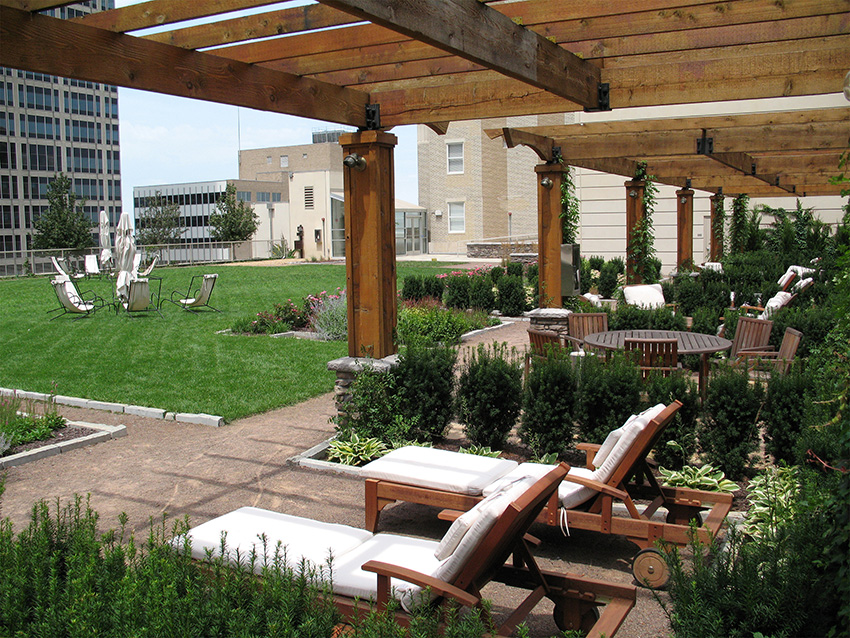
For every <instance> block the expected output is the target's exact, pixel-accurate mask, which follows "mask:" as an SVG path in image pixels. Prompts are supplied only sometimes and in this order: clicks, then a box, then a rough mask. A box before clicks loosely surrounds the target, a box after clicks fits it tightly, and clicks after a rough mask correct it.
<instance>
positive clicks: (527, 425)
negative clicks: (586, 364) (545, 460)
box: [519, 348, 578, 456]
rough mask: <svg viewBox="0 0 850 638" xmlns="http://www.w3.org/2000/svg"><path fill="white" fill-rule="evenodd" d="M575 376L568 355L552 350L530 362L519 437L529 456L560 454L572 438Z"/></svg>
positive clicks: (575, 391)
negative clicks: (529, 453) (529, 451)
mask: <svg viewBox="0 0 850 638" xmlns="http://www.w3.org/2000/svg"><path fill="white" fill-rule="evenodd" d="M577 377H578V375H577V374H576V372H575V368H574V367H573V365H572V363H571V361H570V357H569V356H568V353H566V352H563V353H562V352H561V351H560V349H555V348H552V349H550V351H549V352H548V353H547V355H546V356H545V357H535V358H534V359H533V360H532V366H531V371H530V372H529V374H528V378H527V379H526V382H525V392H524V396H523V413H522V425H521V426H520V429H519V436H520V439H521V440H522V442H523V443H525V444H526V445H528V447H529V448H530V449H531V451H532V453H533V454H535V455H536V456H541V455H543V454H548V453H552V452H555V453H559V452H562V451H563V450H565V449H566V448H568V447H569V446H570V443H571V442H572V440H573V435H574V426H573V418H574V413H575V409H576V394H577V388H578V378H577Z"/></svg>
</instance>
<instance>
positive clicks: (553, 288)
mask: <svg viewBox="0 0 850 638" xmlns="http://www.w3.org/2000/svg"><path fill="white" fill-rule="evenodd" d="M534 171H535V173H536V174H537V219H538V227H537V251H538V257H537V263H538V265H539V268H540V275H539V284H538V286H539V292H540V301H539V303H538V305H539V307H541V308H560V307H561V306H562V305H563V300H562V299H561V183H562V182H563V179H564V177H563V176H564V167H563V166H561V165H560V164H558V163H555V164H538V165H537V166H535V167H534Z"/></svg>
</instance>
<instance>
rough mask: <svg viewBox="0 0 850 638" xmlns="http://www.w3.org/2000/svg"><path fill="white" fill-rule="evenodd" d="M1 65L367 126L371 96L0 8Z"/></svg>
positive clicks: (84, 26) (63, 21) (62, 21)
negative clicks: (367, 107)
mask: <svg viewBox="0 0 850 638" xmlns="http://www.w3.org/2000/svg"><path fill="white" fill-rule="evenodd" d="M0 40H2V42H3V46H2V47H0V65H3V66H7V67H11V68H17V69H27V70H30V71H35V72H39V73H49V74H51V75H58V76H64V77H73V78H77V79H81V80H89V81H93V82H104V83H107V84H114V85H117V86H126V87H130V88H136V89H143V90H149V91H157V92H159V93H166V94H169V95H179V96H182V97H191V98H197V99H203V100H208V101H211V102H222V103H224V104H236V105H240V106H247V107H250V108H255V109H260V110H264V111H274V112H278V113H288V114H290V115H300V116H303V117H312V118H320V119H324V120H327V121H329V122H339V123H341V124H348V125H352V126H364V125H365V119H366V114H365V107H366V104H367V103H368V102H369V96H368V95H367V94H365V93H361V92H359V91H354V90H351V89H345V88H341V87H336V86H332V85H329V84H325V83H322V82H317V81H315V80H311V79H309V78H298V77H294V76H291V75H286V74H284V73H279V72H275V71H271V70H269V69H264V68H262V67H256V66H251V65H247V64H242V63H239V62H234V61H232V60H227V59H223V58H219V57H216V56H213V55H209V54H206V53H197V52H194V51H185V50H183V49H179V48H176V47H171V46H169V45H165V44H160V43H158V42H149V41H147V40H143V39H141V38H135V37H132V36H128V35H122V34H113V33H109V32H107V31H103V30H101V29H95V28H92V27H88V26H86V25H82V24H75V23H73V22H70V21H68V20H58V19H56V18H51V17H47V16H43V15H39V14H28V13H25V12H22V11H19V10H16V9H10V8H7V7H0Z"/></svg>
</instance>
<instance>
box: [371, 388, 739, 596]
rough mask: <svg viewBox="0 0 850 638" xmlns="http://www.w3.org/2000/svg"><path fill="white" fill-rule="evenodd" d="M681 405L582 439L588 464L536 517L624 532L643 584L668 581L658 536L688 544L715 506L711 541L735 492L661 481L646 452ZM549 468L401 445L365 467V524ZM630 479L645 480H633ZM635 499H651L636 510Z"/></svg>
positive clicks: (459, 502) (706, 532)
mask: <svg viewBox="0 0 850 638" xmlns="http://www.w3.org/2000/svg"><path fill="white" fill-rule="evenodd" d="M681 405H682V404H681V403H679V402H678V401H674V402H673V403H672V404H670V405H669V406H666V407H665V406H664V405H660V404H659V405H657V406H655V407H653V408H650V409H649V410H646V411H644V412H643V413H641V414H639V415H635V416H633V417H631V418H630V419H629V420H628V421H626V423H625V424H624V425H623V426H622V427H620V428H618V429H616V430H614V431H613V432H611V433H610V434H609V435H608V437H607V438H606V439H605V442H604V443H603V444H602V445H595V444H585V443H582V444H579V445H578V446H577V447H578V449H579V450H582V451H584V452H585V454H586V467H584V468H575V467H574V468H572V469H571V470H570V473H569V474H568V475H567V477H566V478H565V479H564V482H563V483H562V484H561V486H560V487H559V488H558V493H557V496H553V498H552V499H550V501H549V502H548V503H547V505H546V507H545V508H544V510H543V511H542V512H541V515H540V517H539V518H538V522H541V523H544V524H547V525H552V526H558V525H561V524H562V523H563V522H564V521H566V523H567V525H568V527H569V528H572V529H582V530H589V531H594V532H599V533H602V534H621V535H623V536H625V537H626V538H628V540H630V541H632V542H633V543H635V544H636V545H637V546H638V547H640V548H642V549H641V551H639V552H638V553H637V554H636V555H635V557H634V559H633V561H632V572H633V574H634V575H635V578H636V579H637V580H638V582H639V583H646V582H648V583H649V584H650V586H653V587H661V586H663V585H664V584H665V583H666V581H667V579H668V572H667V569H666V564H665V562H664V559H663V557H662V556H661V555H660V553H659V552H658V550H656V549H655V548H654V547H653V545H654V544H655V543H656V541H659V540H665V541H668V542H671V543H675V544H677V545H680V546H683V547H684V546H685V545H687V544H688V542H689V539H690V527H689V522H690V520H691V519H692V518H696V517H697V516H699V515H700V512H701V511H702V510H710V511H709V512H708V514H707V515H706V516H705V519H704V521H703V524H702V527H700V528H699V529H698V530H697V535H698V537H699V538H700V540H701V541H702V542H708V541H709V540H710V538H711V537H713V536H714V535H716V534H717V533H718V532H719V531H720V527H721V525H722V524H723V520H724V518H725V517H726V515H727V514H728V513H729V510H730V509H731V507H732V496H731V495H729V494H720V493H715V492H704V491H699V490H693V489H688V488H671V487H662V486H661V485H659V484H658V482H657V480H656V479H655V478H654V476H653V474H652V472H651V471H650V468H649V465H648V463H647V460H646V457H647V455H648V454H649V452H650V451H651V450H652V447H653V446H654V445H655V443H656V442H657V441H658V440H659V438H660V437H661V435H662V434H663V432H664V429H665V428H666V427H667V424H669V423H670V421H672V419H673V417H674V416H675V414H676V412H677V411H678V410H679V408H680V407H681ZM550 468H551V466H548V465H541V464H537V463H523V464H517V463H516V462H515V461H510V460H507V459H498V458H497V459H492V458H486V457H476V456H475V455H472V454H460V453H458V452H450V451H447V450H439V449H434V448H422V447H404V448H399V449H397V450H393V451H392V452H390V453H389V454H387V455H386V456H383V457H381V458H380V459H377V460H375V461H372V462H371V463H369V464H367V465H366V466H364V467H363V469H362V472H361V473H362V475H363V476H364V478H366V484H365V500H366V529H368V530H371V531H376V530H377V528H378V519H379V517H380V513H381V511H382V510H383V509H384V508H385V507H386V506H387V505H390V504H392V503H394V502H396V501H406V502H411V503H419V504H423V505H431V506H437V507H444V508H448V509H451V510H468V509H470V508H471V507H473V506H474V505H475V504H476V503H478V502H479V501H480V500H481V499H482V498H484V497H486V496H488V495H489V494H490V493H492V492H493V491H494V490H496V489H498V488H499V486H500V484H503V483H504V482H505V481H510V480H512V479H514V478H516V477H518V476H524V475H526V474H528V473H532V472H533V473H543V472H546V471H548V470H549V469H550ZM632 477H642V479H643V481H642V482H641V483H638V482H636V481H632V480H630V479H631V478H632ZM634 498H646V499H648V500H649V501H651V502H650V503H649V504H648V505H646V506H645V507H644V508H643V510H638V508H637V506H636V505H635V503H634V500H633V499H634ZM615 500H616V501H617V502H619V503H620V504H622V506H623V507H624V509H625V512H623V513H622V515H620V514H619V513H618V515H615V514H614V501H615ZM661 507H664V508H666V509H667V512H668V514H667V519H666V522H665V521H664V520H663V519H662V520H657V519H656V520H653V518H654V517H655V515H656V512H658V510H659V508H661Z"/></svg>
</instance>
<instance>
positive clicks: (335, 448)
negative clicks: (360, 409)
mask: <svg viewBox="0 0 850 638" xmlns="http://www.w3.org/2000/svg"><path fill="white" fill-rule="evenodd" d="M387 452H389V448H387V446H386V445H384V444H383V443H382V442H381V441H379V440H378V439H375V438H366V437H361V436H360V435H359V434H357V432H351V433H350V434H349V435H348V436H346V437H345V438H342V439H334V440H333V441H331V442H330V445H329V446H328V451H327V453H326V457H325V458H327V460H328V461H335V462H337V463H341V464H343V465H365V464H366V463H368V462H369V461H371V460H372V459H376V458H378V457H379V456H383V455H384V454H386V453H387Z"/></svg>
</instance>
